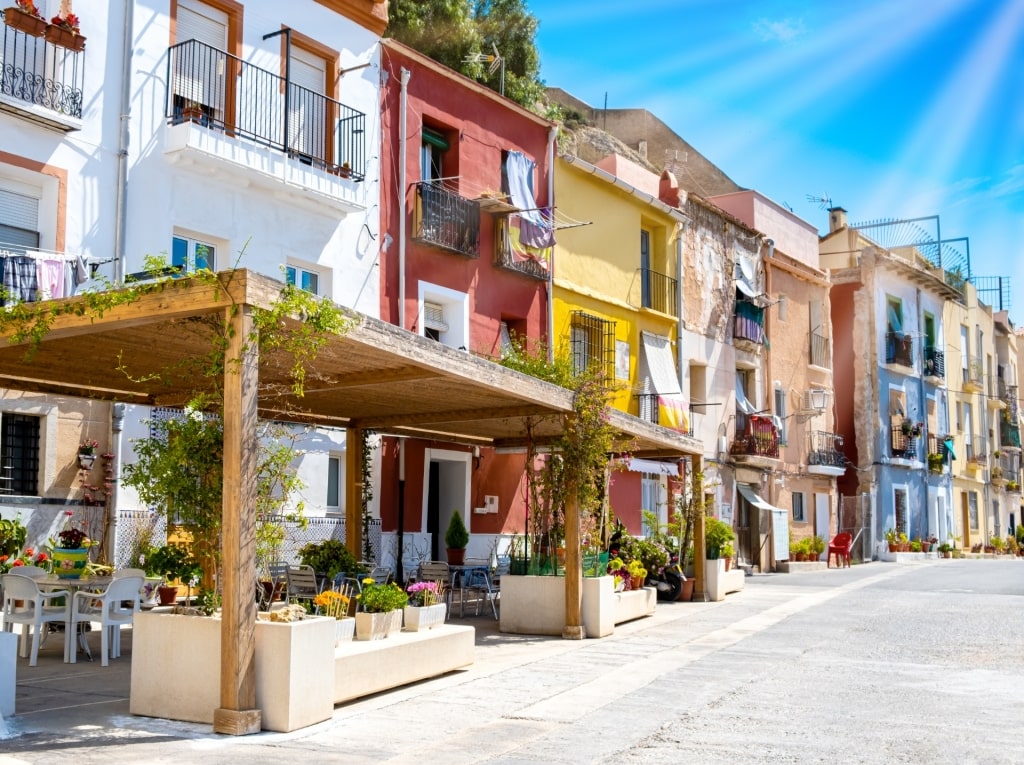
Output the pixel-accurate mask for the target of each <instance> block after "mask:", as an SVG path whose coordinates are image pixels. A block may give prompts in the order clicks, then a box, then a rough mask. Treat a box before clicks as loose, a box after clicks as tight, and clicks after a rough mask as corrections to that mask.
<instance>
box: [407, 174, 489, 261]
mask: <svg viewBox="0 0 1024 765" xmlns="http://www.w3.org/2000/svg"><path fill="white" fill-rule="evenodd" d="M412 238H413V239H414V240H416V241H417V242H423V243H424V244H431V245H433V246H435V247H441V248H443V249H445V250H451V251H452V252H457V253H459V254H460V255H466V256H467V257H470V258H478V257H480V205H479V204H477V203H476V202H475V201H474V200H472V199H466V198H465V197H461V196H459V195H458V194H456V193H455V192H454V191H449V190H448V189H446V188H445V187H444V186H443V185H442V184H441V183H439V182H436V181H435V182H431V181H422V182H420V183H417V184H416V207H415V219H414V220H413V231H412Z"/></svg>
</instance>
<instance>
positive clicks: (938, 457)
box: [928, 433, 951, 473]
mask: <svg viewBox="0 0 1024 765" xmlns="http://www.w3.org/2000/svg"><path fill="white" fill-rule="evenodd" d="M949 438H951V436H948V435H946V436H940V435H936V434H935V433H929V434H928V469H929V470H930V471H932V472H933V473H942V472H944V471H945V469H946V465H947V464H948V463H949V447H947V446H946V441H947V440H948V439H949Z"/></svg>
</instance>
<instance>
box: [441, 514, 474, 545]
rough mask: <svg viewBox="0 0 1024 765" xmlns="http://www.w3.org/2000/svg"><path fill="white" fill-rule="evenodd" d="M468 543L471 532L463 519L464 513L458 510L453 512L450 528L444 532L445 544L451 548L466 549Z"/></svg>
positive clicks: (449, 523)
mask: <svg viewBox="0 0 1024 765" xmlns="http://www.w3.org/2000/svg"><path fill="white" fill-rule="evenodd" d="M468 544H469V532H468V531H467V530H466V524H465V522H463V520H462V513H460V512H459V511H458V510H456V511H454V512H453V513H452V517H451V520H450V521H448V528H447V530H445V532H444V545H445V547H447V548H448V549H449V550H465V549H466V545H468Z"/></svg>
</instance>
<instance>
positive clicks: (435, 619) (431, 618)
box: [402, 581, 448, 632]
mask: <svg viewBox="0 0 1024 765" xmlns="http://www.w3.org/2000/svg"><path fill="white" fill-rule="evenodd" d="M406 592H407V593H408V595H409V603H408V605H406V606H405V608H404V610H403V615H402V621H403V624H404V629H405V630H406V631H407V632H419V631H420V630H428V629H430V628H431V627H435V626H437V625H438V624H444V619H445V615H446V614H447V612H448V606H447V604H446V603H445V586H444V582H436V581H435V582H413V583H412V584H410V585H409V586H408V587H407V588H406Z"/></svg>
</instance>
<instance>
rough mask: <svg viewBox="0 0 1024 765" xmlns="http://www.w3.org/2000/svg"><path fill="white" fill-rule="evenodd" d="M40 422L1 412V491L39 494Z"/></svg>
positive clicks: (3, 492) (34, 418)
mask: <svg viewBox="0 0 1024 765" xmlns="http://www.w3.org/2000/svg"><path fill="white" fill-rule="evenodd" d="M39 421H40V418H39V417H33V416H31V415H25V414H12V413H10V412H0V494H15V495H19V496H30V497H34V496H38V495H39V434H40V427H39Z"/></svg>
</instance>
